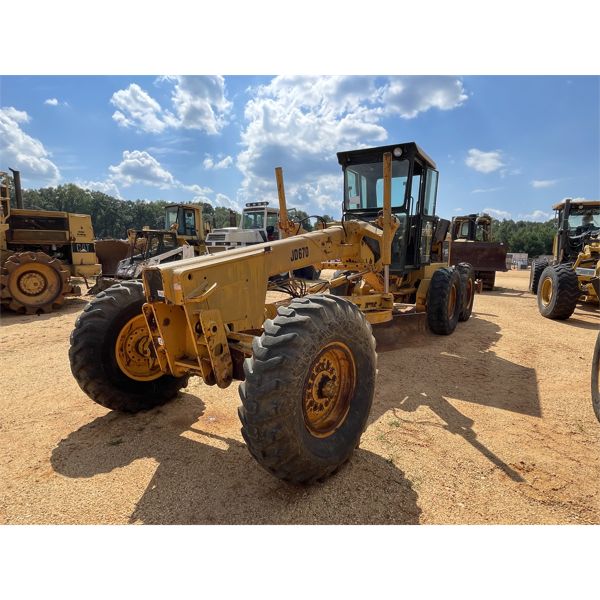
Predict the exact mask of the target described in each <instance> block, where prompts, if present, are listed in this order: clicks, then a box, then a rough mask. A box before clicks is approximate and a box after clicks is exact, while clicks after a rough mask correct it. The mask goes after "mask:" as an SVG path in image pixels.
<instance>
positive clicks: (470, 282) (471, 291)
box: [467, 277, 475, 308]
mask: <svg viewBox="0 0 600 600" xmlns="http://www.w3.org/2000/svg"><path fill="white" fill-rule="evenodd" d="M474 293H475V292H474V288H473V280H472V279H471V278H470V277H469V279H468V280H467V308H468V307H469V306H470V305H471V300H472V299H473V296H474Z"/></svg>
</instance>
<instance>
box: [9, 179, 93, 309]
mask: <svg viewBox="0 0 600 600" xmlns="http://www.w3.org/2000/svg"><path fill="white" fill-rule="evenodd" d="M11 170H12V169H11ZM12 172H13V181H14V186H15V189H14V192H15V200H16V205H17V208H13V207H11V198H10V186H9V178H8V174H7V173H4V172H0V267H1V273H0V305H1V306H2V308H3V309H4V308H5V307H7V308H9V309H11V310H14V311H17V312H25V313H27V314H35V313H40V312H44V313H46V312H51V311H52V310H53V309H55V308H57V307H58V306H60V305H61V304H62V303H63V302H64V300H65V296H66V295H68V294H73V295H80V294H81V290H80V288H79V286H77V285H73V283H72V281H71V276H76V277H83V278H87V277H91V276H95V275H98V274H99V273H100V264H99V263H98V260H97V257H96V252H95V247H94V231H93V229H92V219H91V217H90V215H80V214H74V213H67V212H62V211H51V210H37V209H25V208H23V200H22V191H21V178H20V174H19V171H15V170H12Z"/></svg>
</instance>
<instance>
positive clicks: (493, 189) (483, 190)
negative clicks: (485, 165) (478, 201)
mask: <svg viewBox="0 0 600 600" xmlns="http://www.w3.org/2000/svg"><path fill="white" fill-rule="evenodd" d="M501 189H503V188H502V187H491V188H476V189H474V190H472V191H471V194H485V193H487V192H497V191H498V190H501Z"/></svg>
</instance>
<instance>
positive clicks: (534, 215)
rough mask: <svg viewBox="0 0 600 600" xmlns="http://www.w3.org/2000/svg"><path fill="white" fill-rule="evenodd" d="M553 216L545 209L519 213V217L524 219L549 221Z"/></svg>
mask: <svg viewBox="0 0 600 600" xmlns="http://www.w3.org/2000/svg"><path fill="white" fill-rule="evenodd" d="M551 218H552V214H551V213H548V212H545V211H543V210H534V211H532V212H531V213H529V214H525V215H519V219H521V220H522V221H549V220H550V219H551Z"/></svg>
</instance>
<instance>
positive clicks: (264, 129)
mask: <svg viewBox="0 0 600 600" xmlns="http://www.w3.org/2000/svg"><path fill="white" fill-rule="evenodd" d="M250 92H252V93H253V97H252V98H251V100H250V101H249V102H248V103H247V104H246V107H245V113H244V116H245V119H246V122H247V125H246V128H245V129H244V130H243V131H242V135H241V137H242V144H243V145H244V149H243V150H242V152H241V153H240V154H239V155H238V156H237V166H238V168H239V169H240V171H241V172H242V174H243V176H244V179H243V182H242V186H241V189H240V190H239V193H238V196H239V197H240V199H241V200H243V201H244V200H258V199H261V200H263V199H264V200H272V201H275V200H276V197H277V194H276V188H275V179H274V168H275V167H276V166H281V167H283V169H284V176H285V184H286V193H287V195H288V198H289V201H290V205H295V206H297V207H298V208H302V209H303V210H308V211H309V212H317V211H323V210H325V209H326V210H327V211H329V212H332V211H334V212H338V213H339V210H340V207H341V196H342V183H341V177H340V167H339V165H338V163H337V158H336V152H338V151H340V150H348V149H352V148H358V147H366V146H371V145H373V146H374V145H380V144H383V143H385V142H386V141H388V132H387V130H386V129H385V127H384V126H383V125H382V120H383V119H384V118H386V117H389V116H391V115H397V114H399V115H400V116H402V117H404V118H413V117H415V116H416V115H417V114H419V113H420V112H422V111H425V110H429V109H432V108H438V109H442V110H449V109H450V108H453V107H455V106H458V105H460V103H462V102H463V101H464V100H465V99H466V95H464V93H463V88H462V83H461V82H460V81H457V80H456V79H452V78H449V77H424V78H419V77H415V78H412V77H405V78H390V77H386V78H377V77H371V76H368V77H348V76H335V77H318V76H308V77H307V76H294V77H287V76H286V77H275V78H274V79H273V80H271V82H270V83H268V84H267V85H263V86H259V87H258V88H256V89H253V90H250ZM388 143H389V142H388Z"/></svg>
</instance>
